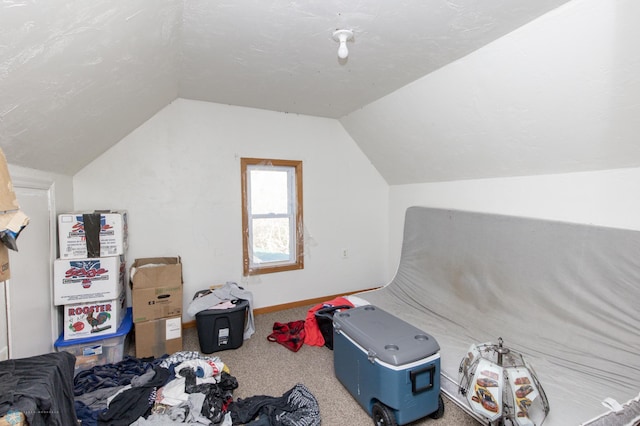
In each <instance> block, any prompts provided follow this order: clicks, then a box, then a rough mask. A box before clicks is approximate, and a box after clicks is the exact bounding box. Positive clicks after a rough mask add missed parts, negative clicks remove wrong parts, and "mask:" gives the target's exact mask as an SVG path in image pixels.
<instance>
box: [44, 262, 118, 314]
mask: <svg viewBox="0 0 640 426" xmlns="http://www.w3.org/2000/svg"><path fill="white" fill-rule="evenodd" d="M124 274H125V262H124V259H123V258H121V257H120V256H113V257H98V258H91V259H56V260H55V261H54V262H53V296H54V297H53V303H54V304H55V305H70V304H73V303H80V302H89V301H94V302H95V301H101V300H113V299H116V298H118V297H119V296H120V293H121V292H122V290H123V288H124Z"/></svg>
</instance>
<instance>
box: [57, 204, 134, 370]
mask: <svg viewBox="0 0 640 426" xmlns="http://www.w3.org/2000/svg"><path fill="white" fill-rule="evenodd" d="M58 242H59V251H60V257H59V258H58V259H56V260H55V261H54V266H53V270H54V304H55V305H58V306H62V307H63V311H64V314H63V316H64V323H63V328H64V330H63V332H62V335H61V336H60V338H59V339H58V340H57V341H56V343H55V346H56V349H57V350H64V351H67V352H71V353H73V354H74V355H76V371H78V370H82V369H86V368H90V367H92V366H94V365H99V364H106V363H111V362H118V361H120V360H122V358H123V356H124V341H125V338H126V335H127V334H128V333H129V331H130V329H131V313H130V312H129V313H128V312H127V306H126V295H125V287H124V283H125V273H126V264H125V263H126V262H125V255H126V250H127V213H126V211H95V212H90V213H68V214H61V215H59V216H58Z"/></svg>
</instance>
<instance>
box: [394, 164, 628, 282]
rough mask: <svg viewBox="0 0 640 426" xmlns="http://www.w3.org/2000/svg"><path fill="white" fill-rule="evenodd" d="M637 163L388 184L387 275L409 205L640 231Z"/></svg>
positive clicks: (395, 253)
mask: <svg viewBox="0 0 640 426" xmlns="http://www.w3.org/2000/svg"><path fill="white" fill-rule="evenodd" d="M638 194H640V168H632V169H617V170H604V171H598V172H582V173H567V174H559V175H541V176H526V177H514V178H496V179H478V180H467V181H455V182H441V183H427V184H415V185H397V186H391V188H390V195H389V206H390V207H389V223H390V227H389V233H390V236H389V241H390V244H389V256H390V261H389V265H390V270H391V275H394V273H395V270H396V269H397V266H398V261H399V259H400V248H401V246H402V232H403V227H404V214H405V211H406V209H407V207H409V206H414V205H416V206H428V207H438V208H448V209H457V210H471V211H479V212H487V213H498V214H507V215H515V216H524V217H534V218H541V219H551V220H560V221H565V222H575V223H586V224H594V225H600V226H609V227H615V228H626V229H633V230H640V196H638Z"/></svg>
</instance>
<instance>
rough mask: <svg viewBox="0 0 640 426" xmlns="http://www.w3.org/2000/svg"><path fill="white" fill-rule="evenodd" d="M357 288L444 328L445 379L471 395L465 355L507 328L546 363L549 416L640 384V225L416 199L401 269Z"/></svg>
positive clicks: (543, 378) (543, 379)
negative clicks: (464, 381)
mask: <svg viewBox="0 0 640 426" xmlns="http://www.w3.org/2000/svg"><path fill="white" fill-rule="evenodd" d="M357 296H359V297H361V298H363V299H365V300H366V301H368V302H369V303H371V304H374V305H377V306H379V307H381V308H383V309H385V310H387V311H389V312H391V313H394V314H395V315H397V316H399V317H400V318H402V319H404V320H406V321H408V322H410V323H411V324H414V325H416V326H417V327H419V328H421V329H423V330H424V331H426V332H428V333H430V334H431V335H433V336H434V337H435V338H436V340H437V341H438V343H439V344H440V347H441V358H442V374H443V384H442V387H443V390H444V391H445V392H446V393H448V394H449V395H450V396H452V397H455V398H456V399H458V400H459V401H460V403H461V404H463V405H466V402H464V401H465V400H464V398H463V397H462V396H461V395H459V394H458V393H457V379H458V367H459V363H460V361H461V359H462V357H463V356H464V355H465V353H466V351H467V349H468V348H469V346H470V345H471V344H473V343H482V342H497V340H498V337H502V338H503V339H504V342H505V346H508V347H511V348H513V349H514V350H517V351H519V352H522V353H523V354H524V356H525V358H526V359H527V360H528V361H529V362H530V363H531V364H532V366H533V368H534V370H535V371H536V373H537V375H538V378H539V379H540V383H541V385H542V387H543V388H544V390H545V392H546V394H547V397H548V399H549V405H550V407H551V411H550V413H549V416H548V417H547V419H546V421H545V422H544V424H545V425H552V426H566V425H577V424H580V423H582V422H585V421H587V420H589V419H592V418H594V417H596V416H598V415H600V414H602V413H603V412H605V411H606V409H605V407H603V406H602V405H601V402H602V401H603V400H604V399H605V398H607V397H610V398H613V399H615V400H617V401H621V402H622V401H628V400H629V399H630V398H633V397H635V396H637V395H638V393H639V391H640V334H639V333H640V232H638V231H631V230H622V229H613V228H605V227H597V226H589V225H581V224H571V223H563V222H554V221H548V220H539V219H528V218H521V217H510V216H501V215H494V214H483V213H473V212H462V211H452V210H442V209H433V208H425V207H411V208H409V209H408V210H407V213H406V218H405V229H404V240H403V245H402V253H401V259H400V265H399V267H398V271H397V273H396V276H395V277H394V278H393V280H392V281H391V283H389V284H388V285H386V286H385V287H383V288H381V289H379V290H374V291H370V292H365V293H360V294H358V295H357ZM448 379H450V380H448Z"/></svg>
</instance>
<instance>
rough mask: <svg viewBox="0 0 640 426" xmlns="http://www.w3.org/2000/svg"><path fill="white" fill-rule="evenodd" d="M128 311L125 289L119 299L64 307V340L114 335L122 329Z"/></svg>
mask: <svg viewBox="0 0 640 426" xmlns="http://www.w3.org/2000/svg"><path fill="white" fill-rule="evenodd" d="M126 311H127V307H126V301H125V292H124V288H123V289H122V292H120V297H118V298H117V299H113V300H103V301H100V302H82V303H75V304H71V305H64V339H65V340H73V339H83V338H87V337H92V336H102V335H105V334H113V333H115V332H116V331H117V330H118V327H120V324H121V323H122V320H123V319H124V315H125V313H126Z"/></svg>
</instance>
